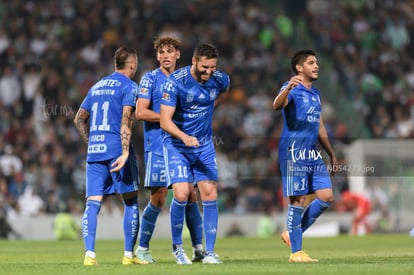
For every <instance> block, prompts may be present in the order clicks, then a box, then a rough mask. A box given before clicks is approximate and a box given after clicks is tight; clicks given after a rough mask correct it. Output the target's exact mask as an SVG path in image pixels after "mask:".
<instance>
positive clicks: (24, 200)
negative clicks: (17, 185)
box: [17, 185, 45, 217]
mask: <svg viewBox="0 0 414 275" xmlns="http://www.w3.org/2000/svg"><path fill="white" fill-rule="evenodd" d="M17 203H18V205H19V215H20V216H21V217H36V216H38V215H40V214H44V212H45V206H44V202H43V200H42V198H41V197H40V196H39V194H38V193H37V190H36V189H35V188H34V187H33V186H31V185H29V186H27V187H26V188H25V190H24V193H23V194H22V195H21V196H20V197H19V198H18V201H17Z"/></svg>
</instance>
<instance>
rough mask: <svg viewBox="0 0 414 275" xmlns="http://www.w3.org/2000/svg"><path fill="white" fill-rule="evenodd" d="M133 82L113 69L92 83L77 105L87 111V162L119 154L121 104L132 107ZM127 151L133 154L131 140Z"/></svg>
mask: <svg viewBox="0 0 414 275" xmlns="http://www.w3.org/2000/svg"><path fill="white" fill-rule="evenodd" d="M137 89H138V86H137V84H136V83H135V82H134V81H132V80H131V79H129V78H128V77H126V76H125V75H123V74H120V73H118V72H114V73H112V74H111V75H108V76H106V77H104V78H102V79H101V80H100V81H98V82H97V83H95V84H94V85H93V86H92V87H91V88H90V90H89V91H88V94H87V96H86V97H85V99H84V100H83V102H82V104H81V108H82V109H85V110H87V111H88V112H89V113H90V117H89V142H88V150H87V157H86V161H87V162H96V161H104V160H109V159H112V158H115V157H117V156H119V155H121V154H122V146H121V134H120V130H121V120H122V110H123V107H124V106H132V107H133V108H135V99H136V95H137ZM130 153H131V154H134V149H133V146H132V141H131V144H130Z"/></svg>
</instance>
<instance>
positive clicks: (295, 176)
mask: <svg viewBox="0 0 414 275" xmlns="http://www.w3.org/2000/svg"><path fill="white" fill-rule="evenodd" d="M291 68H292V70H293V72H294V73H295V75H294V76H292V77H291V78H290V80H289V81H288V82H285V83H284V84H283V86H282V88H281V89H280V92H279V94H278V95H277V96H276V98H275V99H274V101H273V108H274V109H276V110H282V116H283V130H282V134H281V137H280V143H279V165H280V170H281V174H282V186H283V195H284V196H285V197H288V198H289V205H288V211H287V229H288V230H287V231H285V232H283V233H282V235H281V237H282V240H283V241H284V242H285V243H286V244H288V245H289V246H290V248H291V255H290V257H289V262H317V261H318V260H317V259H314V258H311V257H310V256H309V255H308V254H306V253H305V252H304V251H303V250H302V237H303V232H305V230H306V229H308V228H309V227H310V226H311V225H312V224H313V223H314V222H315V220H316V219H317V218H318V217H319V216H320V215H321V214H322V213H323V212H324V211H325V210H326V209H327V208H328V207H329V206H330V205H331V203H332V201H333V198H334V197H333V191H332V183H331V179H330V175H329V172H328V170H327V166H326V165H325V163H324V161H323V160H322V155H321V151H320V150H319V149H318V148H317V143H318V141H319V143H320V145H322V147H323V149H324V150H325V151H326V152H327V154H328V155H329V158H330V163H331V165H332V169H331V172H330V173H331V175H334V174H335V167H336V166H337V160H336V157H335V153H334V151H333V149H332V146H331V144H330V142H329V139H328V134H327V132H326V128H325V126H324V122H323V119H322V115H321V114H322V106H321V97H320V93H319V91H318V90H317V89H316V88H315V87H314V86H313V82H314V81H316V80H317V79H318V73H319V65H318V59H317V58H316V55H315V53H314V52H313V51H312V50H301V51H298V52H296V53H295V54H294V55H293V56H292V58H291ZM313 193H314V194H315V196H316V198H315V199H314V200H313V201H312V202H311V203H310V204H309V205H308V206H306V208H305V207H304V205H305V200H306V195H308V194H313Z"/></svg>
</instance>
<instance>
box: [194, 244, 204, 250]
mask: <svg viewBox="0 0 414 275" xmlns="http://www.w3.org/2000/svg"><path fill="white" fill-rule="evenodd" d="M193 250H198V251H199V250H203V245H202V244H196V245H195V246H193Z"/></svg>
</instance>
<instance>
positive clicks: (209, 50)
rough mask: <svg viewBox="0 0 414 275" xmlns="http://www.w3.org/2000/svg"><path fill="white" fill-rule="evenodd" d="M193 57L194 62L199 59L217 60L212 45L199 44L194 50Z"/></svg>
mask: <svg viewBox="0 0 414 275" xmlns="http://www.w3.org/2000/svg"><path fill="white" fill-rule="evenodd" d="M193 57H194V58H195V59H196V60H200V59H201V57H206V58H207V59H212V58H218V51H217V48H216V47H215V46H213V45H212V44H201V45H200V46H198V47H197V48H195V50H194V54H193Z"/></svg>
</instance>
